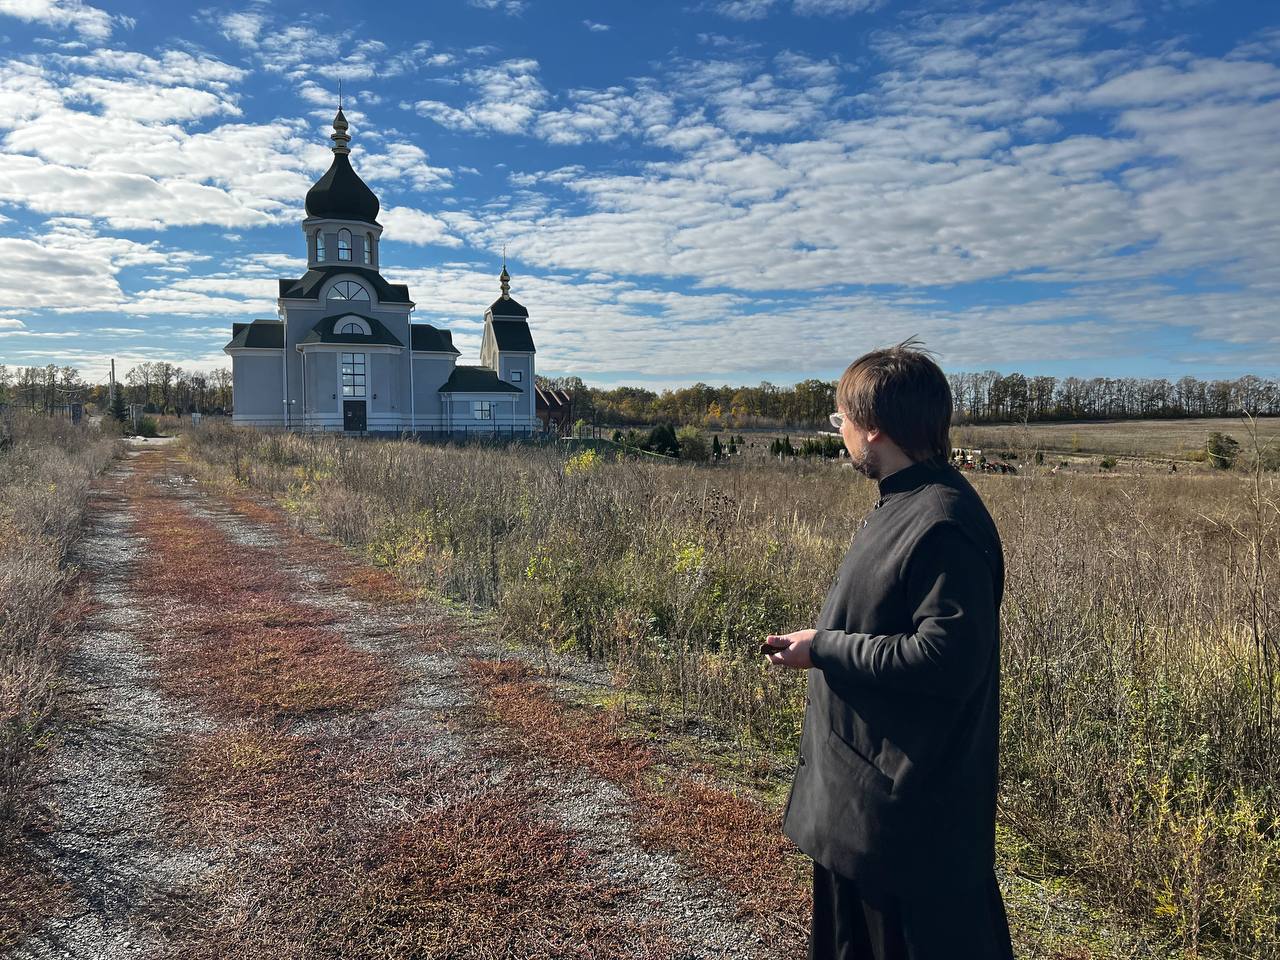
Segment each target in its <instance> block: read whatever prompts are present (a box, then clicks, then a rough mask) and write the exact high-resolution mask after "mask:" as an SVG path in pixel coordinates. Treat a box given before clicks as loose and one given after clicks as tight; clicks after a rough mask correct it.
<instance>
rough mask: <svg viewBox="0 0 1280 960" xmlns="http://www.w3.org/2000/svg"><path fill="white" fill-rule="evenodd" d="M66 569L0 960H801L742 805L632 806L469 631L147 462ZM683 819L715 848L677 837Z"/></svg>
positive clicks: (610, 763) (708, 790) (601, 734)
mask: <svg viewBox="0 0 1280 960" xmlns="http://www.w3.org/2000/svg"><path fill="white" fill-rule="evenodd" d="M77 562H78V563H80V564H81V565H82V566H83V568H84V570H85V573H86V577H87V579H88V582H89V585H90V587H91V590H92V593H93V599H94V601H95V603H94V608H93V612H92V614H91V616H90V618H89V619H88V620H87V621H86V623H85V625H84V627H83V629H82V630H81V631H80V634H79V637H78V642H77V648H76V652H75V654H74V656H73V658H72V661H71V665H70V674H71V677H70V681H71V690H70V699H71V701H72V710H71V716H72V718H73V719H72V720H71V721H70V722H69V724H68V726H67V728H66V729H65V730H64V731H63V739H62V744H61V746H60V747H59V748H58V749H57V750H56V751H55V768H54V770H53V776H52V780H51V784H50V795H49V799H50V807H51V809H52V810H53V811H54V813H55V814H56V818H57V819H56V824H55V828H54V829H52V830H51V831H50V832H49V834H48V835H47V837H46V838H45V841H44V842H43V844H42V845H41V847H40V850H39V856H40V857H41V859H42V867H43V868H44V869H46V870H47V871H48V872H49V873H50V874H52V875H53V876H55V877H56V878H58V879H59V882H60V884H61V887H62V890H63V895H62V896H61V897H60V898H59V899H58V901H57V902H54V903H50V904H49V906H48V911H47V915H46V916H45V917H44V918H43V920H42V921H41V922H40V923H39V924H38V925H37V926H36V927H35V929H34V932H32V933H30V934H29V935H28V936H27V937H26V939H25V941H24V942H22V943H21V944H20V945H19V947H18V948H17V950H16V953H15V956H17V957H21V958H24V960H28V958H29V960H36V958H42V960H43V958H88V957H93V958H104V960H124V958H134V957H192V958H201V957H223V956H225V957H245V958H258V957H262V958H266V957H271V958H295V957H296V958H303V957H345V958H350V957H369V958H375V957H377V958H381V957H405V958H408V957H528V958H539V957H548V958H549V957H583V958H586V957H619V958H621V957H688V958H703V957H744V958H746V957H762V958H764V957H769V958H772V957H788V956H797V955H799V954H800V953H801V952H802V944H801V939H802V934H801V933H800V932H799V927H798V926H797V925H796V924H794V923H790V922H787V921H785V919H784V920H781V921H768V920H767V919H762V917H765V916H766V913H765V911H766V910H767V909H770V908H767V907H765V906H762V904H761V902H760V900H761V898H760V897H759V896H755V897H754V899H753V891H752V889H750V888H751V887H752V883H756V887H757V888H759V886H760V884H759V883H758V882H756V881H755V880H753V878H756V877H758V876H759V872H760V871H761V870H769V869H773V867H772V866H771V865H772V864H775V863H783V862H784V861H785V859H786V857H787V856H788V854H787V852H786V851H785V848H784V847H783V846H781V845H779V844H776V843H775V842H774V840H773V839H772V834H771V833H770V832H769V829H768V823H767V818H766V817H764V816H763V815H762V814H761V813H760V811H758V810H754V809H753V808H752V807H751V802H750V801H749V799H746V798H741V797H738V796H736V795H734V794H732V793H730V792H726V791H723V790H721V789H720V788H718V787H717V786H715V785H714V784H709V783H707V782H706V781H705V778H702V779H698V778H693V779H690V780H688V781H687V782H684V783H683V784H682V785H681V786H680V787H679V788H678V789H675V790H670V789H665V788H664V789H663V790H658V789H657V788H656V787H653V786H652V783H653V777H652V773H653V770H654V769H655V764H656V763H658V762H659V760H658V759H657V758H655V756H654V755H653V754H652V752H650V751H648V750H647V749H646V748H644V747H642V746H637V745H636V744H634V743H632V742H631V741H629V740H627V738H626V737H624V736H622V735H620V734H618V733H617V732H616V731H610V730H609V729H607V727H606V726H605V725H603V724H602V723H601V722H600V721H599V720H598V719H596V720H593V719H592V718H590V717H588V716H584V715H582V714H581V712H580V711H579V712H575V711H574V710H573V709H570V708H565V709H562V708H561V707H560V706H559V705H557V703H556V700H555V698H554V696H552V695H551V692H550V691H549V688H547V687H545V686H544V685H542V684H541V682H540V681H539V678H538V677H537V676H536V672H535V671H533V670H532V669H530V667H529V666H528V665H526V664H523V663H521V662H520V660H519V658H515V659H513V658H512V654H511V653H510V652H509V651H506V652H504V651H502V650H500V649H499V648H498V647H497V646H496V645H495V644H494V643H493V642H492V641H491V640H490V639H488V637H487V636H486V632H485V631H484V630H483V629H481V628H477V626H476V625H475V622H474V621H470V620H468V619H467V618H465V617H462V616H455V615H450V614H449V613H447V612H445V611H444V610H442V609H440V608H438V607H435V606H432V605H431V604H429V603H424V602H421V601H416V600H414V599H413V598H410V597H407V596H405V595H404V591H403V589H402V588H400V587H399V585H398V584H397V583H396V582H395V581H394V580H393V579H392V578H390V577H388V576H387V575H386V574H384V573H382V572H379V571H376V570H373V569H371V568H368V567H365V566H362V565H361V564H360V563H358V562H356V561H354V560H353V559H352V558H351V557H350V556H349V555H348V554H347V553H346V552H344V551H343V550H342V549H341V548H339V547H337V546H334V545H333V544H329V543H326V542H323V541H320V540H316V539H313V538H310V537H307V536H305V535H302V534H299V533H296V532H294V531H293V530H291V529H290V528H289V526H288V524H287V523H285V522H284V521H283V520H282V518H281V515H280V514H277V513H275V512H274V511H273V510H272V509H271V508H269V507H266V506H263V505H257V504H254V503H253V502H251V501H249V500H245V499H241V498H236V497H231V498H228V497H226V496H223V495H219V494H218V493H215V492H213V491H210V490H206V489H205V488H204V486H203V485H201V484H200V483H198V482H196V481H195V480H194V479H193V478H192V477H191V476H189V475H188V473H187V471H186V469H185V467H184V464H183V463H182V462H181V460H180V459H179V453H178V451H177V449H176V448H174V447H171V446H170V447H154V446H153V447H147V448H144V449H134V450H133V451H132V452H131V453H130V455H129V457H128V458H127V459H126V460H125V461H123V462H122V463H121V464H120V465H119V466H118V467H117V468H116V469H115V470H114V472H113V473H111V474H110V475H109V476H108V477H106V478H104V480H103V481H102V483H101V484H100V489H99V491H98V494H97V496H96V498H95V500H94V503H93V505H92V509H91V515H90V521H89V528H88V532H87V535H86V536H85V537H84V539H83V540H82V542H81V543H80V546H79V555H78V557H77ZM690 804H692V805H694V806H693V807H692V808H690V806H689V805H690ZM698 805H701V806H698ZM706 810H713V811H715V812H716V814H717V815H716V817H715V818H714V822H715V823H723V824H724V826H723V828H715V827H712V828H708V827H707V826H706V825H705V824H702V825H698V824H696V823H694V824H687V825H686V824H683V823H682V821H683V819H684V818H685V816H691V815H699V811H706ZM682 811H684V813H683V814H682ZM690 811H691V812H690ZM761 823H765V829H763V830H762V829H761V827H760V824H761ZM717 829H719V830H720V832H719V833H717V832H716V831H717ZM717 844H719V845H721V846H722V847H723V848H724V849H723V850H722V856H723V859H724V860H725V861H726V864H725V869H714V868H713V866H714V864H715V861H716V850H717V846H716V845H717ZM735 845H737V846H735ZM748 860H750V861H752V862H751V863H739V864H737V865H734V864H732V863H729V862H728V861H748ZM753 871H754V872H753ZM713 877H720V878H724V879H723V882H722V880H720V879H713ZM778 883H782V881H778ZM780 889H791V890H795V889H799V888H798V887H797V886H796V883H795V878H794V877H793V876H792V877H789V878H787V880H786V883H785V884H783V885H782V886H781V887H780ZM755 892H756V893H758V892H759V890H758V889H756V890H755Z"/></svg>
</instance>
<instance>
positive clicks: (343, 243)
mask: <svg viewBox="0 0 1280 960" xmlns="http://www.w3.org/2000/svg"><path fill="white" fill-rule="evenodd" d="M338 259H339V260H350V259H351V231H350V230H347V229H345V228H344V229H342V230H339V231H338Z"/></svg>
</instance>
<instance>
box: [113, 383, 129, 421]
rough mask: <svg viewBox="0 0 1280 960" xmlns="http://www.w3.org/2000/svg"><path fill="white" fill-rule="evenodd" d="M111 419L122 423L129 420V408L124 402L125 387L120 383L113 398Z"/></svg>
mask: <svg viewBox="0 0 1280 960" xmlns="http://www.w3.org/2000/svg"><path fill="white" fill-rule="evenodd" d="M111 417H112V419H114V420H117V421H118V422H120V423H124V422H125V421H126V420H128V419H129V408H128V406H127V405H126V404H125V402H124V387H123V386H122V385H121V384H118V383H117V384H116V392H115V395H114V396H112V398H111Z"/></svg>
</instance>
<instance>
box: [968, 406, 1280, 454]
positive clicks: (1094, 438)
mask: <svg viewBox="0 0 1280 960" xmlns="http://www.w3.org/2000/svg"><path fill="white" fill-rule="evenodd" d="M1257 427H1258V436H1259V438H1260V439H1261V440H1262V442H1263V443H1264V444H1273V445H1280V417H1271V418H1268V419H1263V420H1258V421H1257ZM1215 430H1217V431H1220V432H1222V433H1225V434H1227V435H1229V436H1232V437H1234V438H1235V439H1236V440H1238V441H1239V442H1240V446H1241V447H1242V448H1246V447H1248V446H1249V445H1250V440H1249V430H1248V426H1247V424H1246V423H1245V422H1244V421H1242V420H1239V419H1235V418H1230V419H1221V420H1219V419H1205V420H1104V421H1099V422H1096V423H1032V424H1027V425H1026V426H1022V425H1016V426H1011V425H1001V426H958V427H954V428H953V429H952V432H951V433H952V436H951V439H952V442H953V443H954V444H955V445H956V446H964V447H977V448H979V449H983V450H986V449H990V450H993V451H1000V450H1016V451H1021V452H1025V451H1030V450H1037V449H1039V450H1045V451H1055V452H1060V453H1071V452H1075V453H1096V454H1111V455H1113V456H1125V457H1153V458H1161V459H1175V460H1185V459H1191V458H1192V456H1193V454H1196V453H1198V452H1200V451H1203V450H1204V443H1205V439H1206V438H1207V437H1208V436H1209V434H1210V433H1212V432H1214V431H1215Z"/></svg>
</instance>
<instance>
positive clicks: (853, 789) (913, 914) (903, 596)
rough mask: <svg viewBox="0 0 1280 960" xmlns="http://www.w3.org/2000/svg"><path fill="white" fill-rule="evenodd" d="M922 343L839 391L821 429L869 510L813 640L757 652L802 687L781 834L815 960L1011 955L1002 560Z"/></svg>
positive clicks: (941, 379)
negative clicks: (804, 680) (809, 915)
mask: <svg viewBox="0 0 1280 960" xmlns="http://www.w3.org/2000/svg"><path fill="white" fill-rule="evenodd" d="M915 346H917V344H916V343H915V342H914V341H907V342H906V343H903V344H900V345H899V346H897V347H893V348H891V349H888V350H879V351H876V352H873V353H869V354H867V355H866V356H863V357H860V358H859V359H858V360H856V361H854V363H853V364H852V365H851V366H850V367H849V369H848V370H846V371H845V372H844V376H842V377H841V378H840V384H839V386H838V388H837V390H836V402H837V407H838V412H837V413H834V414H832V417H831V419H832V423H833V425H835V426H837V427H838V428H839V430H840V434H841V436H842V437H843V438H844V443H845V446H846V447H847V449H848V451H849V456H850V457H851V458H852V461H853V465H854V466H855V467H856V468H857V469H858V470H859V471H861V472H862V473H864V474H866V475H867V476H868V477H870V478H871V479H873V480H878V481H879V484H880V498H879V500H877V501H876V504H875V507H874V508H873V509H872V510H871V511H870V512H869V513H868V514H867V516H866V518H864V519H863V520H862V521H861V522H860V523H859V525H858V529H857V530H856V531H855V532H854V537H853V543H852V544H851V545H850V547H849V552H848V554H847V555H846V556H845V558H844V562H843V563H842V564H841V566H840V570H839V573H838V574H837V576H836V582H835V584H834V585H833V586H832V588H831V591H830V592H829V593H828V594H827V599H826V602H825V603H824V604H823V607H822V613H821V614H820V616H819V619H818V628H817V629H816V630H798V631H796V632H795V633H789V634H786V635H784V636H770V637H768V638H767V639H766V644H767V646H768V647H769V648H772V651H773V652H770V653H767V656H768V658H769V660H770V662H771V663H773V664H775V665H777V666H779V667H790V668H792V669H807V670H808V671H809V677H808V681H809V686H808V694H807V696H806V697H805V702H806V703H807V705H808V706H807V708H806V711H805V718H804V728H803V732H802V734H801V738H800V758H799V765H798V766H797V768H796V775H795V782H794V783H793V784H792V787H791V796H790V799H789V800H788V801H787V809H786V813H785V815H784V820H783V829H784V831H785V832H786V834H787V836H788V837H790V838H791V839H792V840H793V841H794V842H795V843H796V845H797V846H798V847H799V848H800V849H801V850H802V851H804V852H805V853H806V854H808V855H809V856H810V857H812V858H813V861H814V866H813V927H812V933H811V935H810V941H809V955H810V957H811V958H813V960H827V958H831V960H854V958H857V960H863V958H866V960H969V958H972V960H1007V958H1011V957H1012V956H1013V953H1012V949H1011V947H1010V943H1009V928H1008V921H1007V919H1006V917H1005V912H1004V903H1003V901H1002V900H1001V898H1000V890H999V887H998V886H997V885H996V879H995V871H994V861H995V814H996V760H997V746H998V739H999V720H1000V705H999V691H1000V641H999V608H1000V600H1001V596H1002V593H1003V589H1004V560H1003V554H1002V551H1001V547H1000V537H999V535H998V534H997V532H996V528H995V524H994V523H993V522H992V520H991V516H990V514H988V513H987V510H986V508H985V507H984V506H983V504H982V501H981V499H980V498H979V497H978V495H977V494H976V493H975V492H974V490H973V488H972V487H971V486H970V485H969V484H968V482H967V481H966V480H965V479H964V478H963V477H962V476H961V475H960V473H959V472H958V471H957V470H955V469H954V468H953V467H952V466H951V465H950V463H949V459H950V453H951V442H950V427H951V390H950V388H949V386H948V385H947V379H946V377H945V375H944V374H943V373H942V371H941V370H940V369H938V366H937V364H935V363H934V362H933V361H932V360H931V359H930V358H929V357H928V356H927V355H926V354H924V353H922V352H921V351H919V350H917V349H914V347H915Z"/></svg>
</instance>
